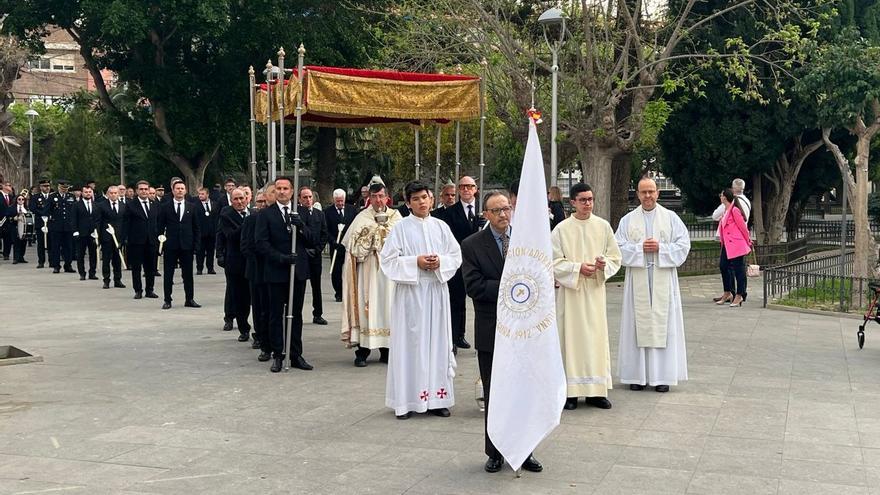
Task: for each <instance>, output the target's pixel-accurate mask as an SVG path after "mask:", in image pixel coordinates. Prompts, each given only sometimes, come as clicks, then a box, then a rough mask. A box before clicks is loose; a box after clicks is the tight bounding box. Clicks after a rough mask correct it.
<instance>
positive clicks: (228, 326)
mask: <svg viewBox="0 0 880 495" xmlns="http://www.w3.org/2000/svg"><path fill="white" fill-rule="evenodd" d="M230 330H232V322H231V321H224V322H223V331H224V332H228V331H230Z"/></svg>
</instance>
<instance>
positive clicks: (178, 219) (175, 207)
mask: <svg viewBox="0 0 880 495" xmlns="http://www.w3.org/2000/svg"><path fill="white" fill-rule="evenodd" d="M174 212H175V213H177V221H178V222H179V221H180V203H174Z"/></svg>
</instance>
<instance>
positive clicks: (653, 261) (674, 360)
mask: <svg viewBox="0 0 880 495" xmlns="http://www.w3.org/2000/svg"><path fill="white" fill-rule="evenodd" d="M638 196H639V201H640V202H641V205H640V206H639V207H638V208H636V209H635V210H633V211H631V212H630V213H628V214H627V215H626V216H624V217H623V218H622V219H621V220H620V225H618V227H617V233H616V234H615V237H616V239H617V244H618V245H619V246H620V252H621V254H622V255H623V266H625V267H626V281H625V285H624V290H623V312H622V314H621V317H620V345H619V346H618V347H619V349H618V360H617V372H618V375H619V377H620V381H621V383H626V384H629V386H630V389H631V390H643V389H644V388H645V386H646V385H648V386H653V387H654V389H655V390H656V391H657V392H668V391H669V386H670V385H678V382H679V380H687V351H686V349H685V337H684V318H683V315H682V310H681V294H680V291H679V287H678V271H677V268H678V267H679V266H681V265H682V264H683V263H684V262H685V260H686V259H687V256H688V252H689V251H690V249H691V242H690V237H689V235H688V231H687V228H685V226H684V223H683V222H682V221H681V219H680V218H678V215H676V214H675V213H674V212H672V211H670V210H667V209H666V208H664V207H663V206H661V205H660V204H658V203H657V184H656V183H655V182H654V181H653V180H652V179H647V178H646V179H642V180H641V181H639V186H638Z"/></svg>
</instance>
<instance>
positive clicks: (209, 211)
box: [196, 187, 220, 275]
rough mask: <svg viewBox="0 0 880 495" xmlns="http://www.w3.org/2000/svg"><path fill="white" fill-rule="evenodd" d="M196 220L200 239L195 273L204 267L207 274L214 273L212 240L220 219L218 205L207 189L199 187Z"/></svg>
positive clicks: (214, 238)
mask: <svg viewBox="0 0 880 495" xmlns="http://www.w3.org/2000/svg"><path fill="white" fill-rule="evenodd" d="M196 206H197V208H196V210H198V214H197V215H196V220H197V221H198V224H199V232H201V235H202V240H201V242H200V243H199V250H198V251H196V274H197V275H201V274H202V270H203V269H204V268H207V269H208V274H209V275H214V274H216V273H217V272H215V271H214V241H215V240H216V238H217V224H218V222H219V219H220V205H219V204H218V203H217V202H216V201H213V200H212V199H211V198H210V197H209V196H208V189H206V188H204V187H202V188H200V189H199V200H198V202H197V203H196Z"/></svg>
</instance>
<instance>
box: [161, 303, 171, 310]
mask: <svg viewBox="0 0 880 495" xmlns="http://www.w3.org/2000/svg"><path fill="white" fill-rule="evenodd" d="M162 309H171V303H170V302H166V303H165V304H163V305H162Z"/></svg>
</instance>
